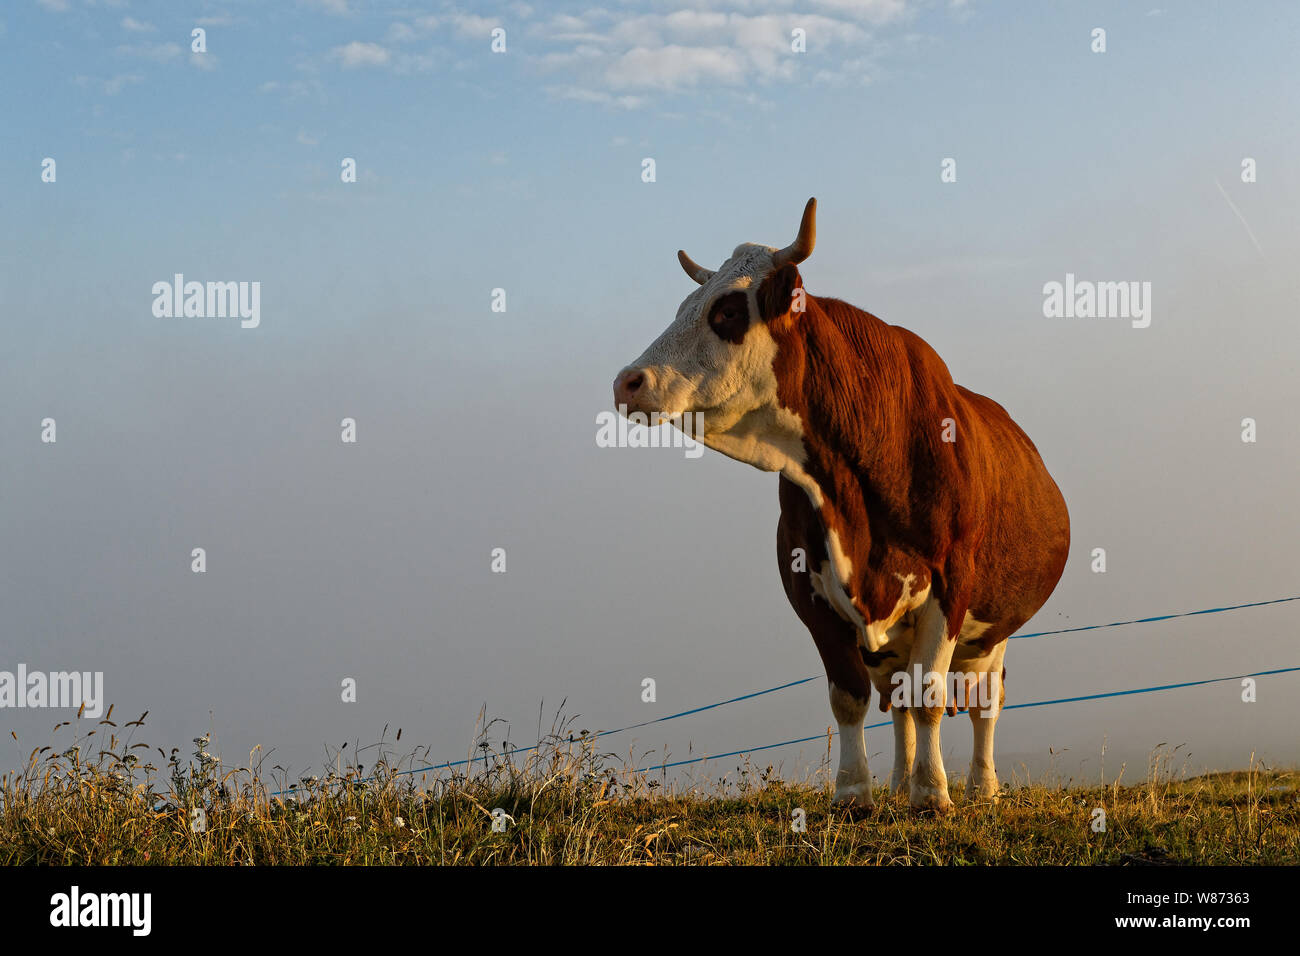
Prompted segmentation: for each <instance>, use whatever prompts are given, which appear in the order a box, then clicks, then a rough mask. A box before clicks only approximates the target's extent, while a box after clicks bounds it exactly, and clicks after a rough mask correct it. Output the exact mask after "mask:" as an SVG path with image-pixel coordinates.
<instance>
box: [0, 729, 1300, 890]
mask: <svg viewBox="0 0 1300 956" xmlns="http://www.w3.org/2000/svg"><path fill="white" fill-rule="evenodd" d="M112 716H113V712H112V708H110V709H109V712H108V714H107V715H106V716H105V717H104V718H103V719H102V720H100V721H97V722H93V723H92V722H88V721H85V720H84V719H79V720H77V721H68V722H64V723H61V724H59V725H58V726H57V727H56V728H55V729H54V731H53V732H52V735H51V740H52V742H51V743H49V744H46V745H43V746H40V747H37V748H35V749H33V750H32V751H31V753H30V755H29V756H28V758H27V760H26V764H25V766H23V767H22V768H21V769H19V770H17V771H13V772H10V773H8V774H6V775H5V776H4V777H3V780H2V781H0V794H2V796H3V807H2V808H0V862H2V863H4V864H8V865H16V864H47V865H78V866H80V865H93V864H98V865H116V864H126V865H151V864H184V865H194V864H200V865H220V866H226V865H250V864H251V865H375V864H379V865H392V864H399V865H400V864H416V865H471V866H473V865H530V864H543V865H554V864H578V865H611V864H615V865H669V866H681V865H710V866H716V865H752V864H758V865H780V864H805V865H808V864H812V865H843V864H869V865H882V866H884V865H891V866H892V865H913V864H916V865H923V864H1023V865H1094V864H1114V865H1167V864H1193V865H1198V864H1202V865H1203V864H1229V865H1252V864H1296V863H1300V802H1298V801H1297V783H1298V782H1300V774H1298V773H1297V772H1296V771H1294V770H1282V769H1276V768H1267V767H1263V766H1254V765H1252V767H1251V768H1250V769H1248V770H1244V771H1236V772H1230V773H1215V774H1208V775H1201V776H1191V777H1189V776H1187V775H1186V774H1185V772H1183V771H1182V770H1181V769H1179V768H1177V767H1176V761H1177V759H1178V751H1179V748H1172V749H1169V748H1162V749H1159V750H1157V751H1156V752H1155V753H1153V754H1152V756H1151V759H1150V761H1149V763H1148V766H1147V767H1146V768H1144V770H1143V773H1142V774H1141V775H1140V777H1138V778H1137V779H1133V780H1132V781H1131V782H1124V776H1125V774H1126V773H1127V772H1128V768H1123V770H1122V771H1120V772H1119V773H1117V777H1118V779H1116V780H1113V781H1109V782H1107V783H1106V784H1104V785H1103V784H1101V783H1100V782H1098V783H1096V784H1094V785H1089V784H1087V783H1083V782H1078V781H1072V780H1070V781H1050V782H1049V781H1046V780H1039V781H1032V780H1018V779H1015V778H1014V775H1011V779H1008V774H1007V773H1006V772H1005V771H1004V772H1003V774H1002V779H1003V784H1004V786H1003V793H1002V795H1001V797H1000V800H999V801H998V802H996V803H992V802H987V801H986V802H977V803H969V804H968V803H966V802H965V801H964V793H963V786H962V783H961V781H960V779H957V780H955V781H953V787H952V793H953V798H954V800H955V801H956V802H957V807H956V809H955V810H954V811H952V812H950V813H948V814H944V815H936V814H929V813H927V814H918V813H915V812H913V811H912V810H911V809H910V808H909V807H907V805H906V803H905V801H902V800H898V799H896V798H891V797H890V795H889V794H888V793H887V792H886V791H885V790H884V789H883V788H881V789H879V790H878V791H877V793H876V799H877V801H878V806H877V807H876V809H875V810H874V811H872V812H869V813H868V812H849V811H845V810H842V809H838V808H834V807H832V806H830V792H831V785H830V777H829V772H830V771H829V769H828V768H829V765H830V764H829V759H828V760H827V761H826V763H825V764H824V765H823V766H822V767H821V768H819V769H817V770H815V771H813V772H812V773H810V774H809V775H808V776H807V777H806V778H805V779H802V780H797V781H791V780H786V779H783V778H782V777H781V776H780V775H779V773H778V771H777V769H776V768H774V767H772V766H770V765H756V764H753V763H750V762H745V761H736V760H732V761H729V762H726V764H725V771H726V772H725V773H722V774H721V775H719V776H717V777H714V778H709V779H689V780H681V779H669V778H667V777H666V776H664V775H663V774H662V773H660V774H656V773H655V772H646V771H643V770H635V769H629V768H630V767H634V766H635V763H631V762H629V760H628V759H627V758H626V757H620V756H617V755H615V754H613V753H606V752H602V750H601V741H600V740H599V739H598V738H595V737H593V735H591V734H589V733H587V732H585V731H580V730H575V729H574V728H573V727H572V726H570V725H568V724H566V722H565V721H563V720H561V719H559V718H557V720H556V722H555V723H554V724H553V725H552V728H551V730H550V732H549V733H547V734H545V735H543V736H542V739H541V743H540V745H539V746H538V747H537V748H536V749H529V750H527V751H525V752H519V751H516V750H514V749H513V748H511V747H508V746H504V742H503V741H498V742H497V743H495V744H494V743H493V742H492V741H491V739H490V738H491V737H492V734H493V731H494V729H496V728H494V725H493V723H491V722H484V723H482V724H481V726H482V727H483V731H482V733H481V735H480V737H479V739H478V740H477V741H476V742H475V744H474V745H473V747H472V748H471V751H470V756H469V757H468V758H467V759H469V760H471V761H472V762H471V763H468V764H466V765H465V766H464V767H462V768H451V769H445V770H442V771H436V772H435V771H427V772H414V773H413V772H410V771H412V770H414V769H419V768H423V767H424V766H425V765H426V763H427V754H423V753H421V752H420V751H419V750H418V749H417V750H413V751H409V752H406V753H405V754H401V751H400V750H399V748H400V747H401V731H400V730H399V731H398V732H397V734H396V736H395V737H394V738H392V739H389V737H388V732H387V729H385V732H384V734H383V735H381V739H380V741H379V742H378V743H375V744H370V745H367V746H365V747H357V746H355V745H353V746H351V747H349V746H348V745H343V746H341V747H340V748H339V749H338V750H337V751H335V752H333V753H332V758H333V766H332V768H331V769H329V770H328V771H326V772H323V774H321V775H317V776H310V777H305V778H302V777H299V778H293V779H290V777H289V775H288V772H287V771H285V770H284V769H283V768H280V767H276V766H270V767H268V766H267V765H266V763H267V761H266V759H265V758H261V757H260V756H259V755H260V751H259V750H255V751H254V752H253V754H251V755H250V757H249V760H248V762H247V763H246V764H245V765H242V766H232V767H228V766H226V765H225V764H224V763H223V762H222V761H220V760H218V759H217V758H216V757H214V756H212V755H211V754H210V753H208V750H207V747H208V743H209V738H207V737H200V738H196V739H195V740H194V748H193V753H191V754H189V755H182V754H181V753H180V752H179V751H178V750H173V751H171V752H170V753H168V752H165V751H163V750H161V749H157V748H150V746H149V745H148V744H147V743H145V742H143V741H142V740H138V739H137V738H139V737H142V736H143V735H144V720H145V717H144V716H143V715H142V717H141V718H140V719H138V720H133V721H129V722H126V723H123V724H122V725H121V726H119V725H118V724H117V723H116V722H114V721H113V720H112ZM14 739H15V740H16V739H17V738H16V736H15V737H14ZM349 751H350V752H349ZM828 756H829V755H828ZM1252 764H1253V761H1252ZM1099 811H1100V813H1099ZM1103 824H1104V826H1103Z"/></svg>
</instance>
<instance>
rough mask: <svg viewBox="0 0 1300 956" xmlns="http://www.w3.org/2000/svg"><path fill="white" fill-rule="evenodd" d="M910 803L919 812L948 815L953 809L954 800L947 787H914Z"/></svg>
mask: <svg viewBox="0 0 1300 956" xmlns="http://www.w3.org/2000/svg"><path fill="white" fill-rule="evenodd" d="M909 802H910V803H911V804H912V809H913V810H916V811H918V812H923V811H927V810H928V811H932V812H936V813H947V812H948V811H949V810H951V809H952V799H951V798H950V797H949V796H948V788H947V787H913V788H912V792H911V795H910V797H909Z"/></svg>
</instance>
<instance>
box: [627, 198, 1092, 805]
mask: <svg viewBox="0 0 1300 956" xmlns="http://www.w3.org/2000/svg"><path fill="white" fill-rule="evenodd" d="M816 213H817V201H816V199H815V198H814V199H810V200H808V204H807V206H806V207H805V209H804V213H803V219H802V222H801V223H800V226H799V233H798V235H797V237H796V238H795V241H794V242H793V243H791V244H790V245H788V246H786V247H785V248H783V249H775V248H773V247H771V246H764V245H758V244H755V243H743V244H741V245H739V246H737V247H736V249H735V251H734V252H732V254H731V257H730V258H729V259H727V261H726V262H724V263H723V264H722V266H721V267H719V268H718V269H716V270H709V269H705V268H703V267H701V266H699V265H697V264H696V263H695V262H694V261H693V260H692V259H691V258H690V256H688V255H687V254H686V253H685V252H680V251H679V252H678V254H677V257H678V260H679V261H680V263H681V266H682V268H683V269H684V270H685V271H686V274H687V275H688V276H690V278H691V279H693V280H694V281H695V282H696V283H697V284H698V286H699V288H697V289H696V290H695V291H694V292H692V293H691V294H690V295H688V296H687V297H686V298H685V300H683V302H682V304H681V306H679V307H678V309H677V316H676V319H675V320H674V321H673V322H672V323H671V324H670V325H669V326H668V328H667V329H665V330H664V332H663V334H661V335H660V336H659V337H658V338H657V339H655V341H654V342H653V343H651V345H650V346H649V348H647V349H646V350H645V351H644V352H643V353H642V354H641V357H640V358H638V359H637V360H636V361H635V362H633V363H632V364H631V365H629V366H627V367H626V368H624V369H623V370H622V371H620V372H619V374H618V376H617V378H616V379H615V381H614V403H615V405H616V406H617V407H618V409H619V411H620V413H622V414H623V415H625V416H627V417H628V418H629V421H636V422H644V421H649V422H650V424H656V423H661V422H663V421H669V422H672V423H673V424H678V423H679V422H680V421H681V420H682V419H681V418H680V416H682V415H683V414H684V413H687V412H691V413H695V414H693V415H690V416H689V417H688V418H687V419H685V420H686V421H690V422H694V426H693V429H694V432H695V434H694V435H693V437H694V438H695V439H696V440H698V441H701V442H703V444H705V445H706V446H708V447H710V448H712V449H714V450H716V451H719V452H721V453H722V454H724V455H727V456H728V457H730V458H734V459H736V460H737V461H742V462H746V463H748V464H750V465H753V466H754V467H756V468H759V469H761V470H763V471H775V472H779V473H780V478H779V501H780V507H781V516H780V520H779V522H778V524H777V562H778V565H779V567H780V569H781V578H782V583H783V584H784V586H785V593H786V596H787V597H788V599H789V601H790V604H791V605H792V606H793V607H794V610H795V613H796V614H797V615H798V617H799V618H800V620H801V621H802V622H803V624H804V625H805V626H806V627H807V628H808V630H809V632H811V634H812V638H813V641H814V642H815V643H816V645H817V651H818V653H819V654H820V656H821V659H822V664H823V666H824V667H825V670H826V678H827V683H828V685H829V694H830V706H831V713H832V714H833V715H834V717H835V720H836V723H837V724H838V725H839V738H840V752H839V765H838V767H837V770H836V775H835V790H834V794H833V796H832V802H833V804H835V805H839V806H844V807H847V808H849V809H850V810H861V811H869V810H871V809H873V808H874V806H875V800H874V797H873V794H872V778H871V774H870V771H869V770H868V769H867V750H866V742H865V739H864V736H863V725H864V722H865V719H866V716H867V705H868V702H869V699H870V693H871V689H872V687H874V688H875V689H876V691H877V693H878V694H879V696H880V699H879V706H880V709H881V710H882V711H890V712H891V717H892V720H893V729H894V766H893V773H892V774H891V776H890V780H889V789H890V790H891V791H892V792H893V793H894V794H895V795H902V794H904V793H905V794H906V795H907V798H908V800H909V802H910V804H911V806H912V807H913V808H914V809H916V810H933V811H947V810H950V809H951V808H952V805H953V804H952V800H951V799H950V797H949V794H948V779H947V775H946V773H945V772H944V766H943V758H942V754H941V752H940V742H939V724H940V721H941V718H942V717H943V714H944V712H945V710H946V711H947V712H948V713H950V714H952V713H955V712H956V711H957V710H958V709H962V710H966V709H968V710H969V712H970V719H971V723H972V726H973V734H974V753H973V757H972V760H971V765H970V775H969V777H968V779H967V781H966V794H967V799H968V800H971V801H983V802H990V801H994V800H996V799H997V797H998V794H999V785H998V778H997V771H996V770H995V768H994V762H993V732H994V728H995V726H996V724H997V719H998V715H999V713H1000V712H1001V709H1002V705H1003V703H1004V701H1005V690H1004V688H1003V683H1002V679H1003V678H1004V676H1005V669H1004V667H1003V654H1004V652H1005V650H1006V640H1007V638H1008V637H1009V636H1010V635H1011V634H1012V633H1013V632H1015V631H1016V629H1017V628H1019V627H1020V626H1021V625H1023V624H1024V623H1025V621H1027V620H1028V619H1029V618H1030V617H1031V616H1033V614H1035V613H1036V612H1037V611H1038V609H1039V608H1041V607H1042V606H1043V603H1044V602H1045V601H1046V600H1047V598H1048V597H1049V596H1050V595H1051V593H1052V591H1053V589H1054V588H1055V587H1056V584H1057V582H1058V581H1059V580H1060V577H1061V573H1062V571H1063V570H1064V568H1065V563H1066V558H1067V555H1068V552H1069V548H1070V523H1069V514H1068V512H1067V510H1066V506H1065V499H1064V497H1063V496H1062V495H1061V492H1060V490H1059V489H1058V488H1057V486H1056V483H1055V481H1053V479H1052V477H1051V475H1049V474H1048V472H1047V468H1046V467H1045V466H1044V464H1043V461H1042V459H1041V458H1040V457H1039V454H1038V451H1037V449H1036V448H1035V447H1034V444H1033V442H1031V441H1030V440H1029V437H1028V436H1027V435H1026V434H1025V433H1024V432H1023V431H1022V430H1021V429H1020V427H1019V426H1018V425H1016V423H1015V422H1014V421H1012V420H1011V417H1010V416H1009V415H1008V414H1007V412H1006V411H1005V410H1004V409H1003V408H1002V406H1001V405H999V404H998V403H997V402H995V401H993V400H992V399H989V398H985V397H984V396H983V395H979V394H977V393H975V392H972V391H970V390H969V389H966V388H963V387H962V386H960V385H957V384H955V383H954V382H953V380H952V375H951V374H950V373H949V371H948V367H947V365H945V364H944V362H943V360H942V359H941V358H940V357H939V356H938V354H937V353H936V352H935V351H934V349H932V348H931V347H930V346H929V345H928V344H926V342H925V341H924V340H922V339H921V338H920V336H918V335H916V334H915V333H913V332H910V331H908V330H907V329H904V328H902V327H901V326H896V325H888V324H886V323H885V322H883V321H882V320H880V319H879V318H877V317H876V316H874V315H872V314H871V313H869V312H864V311H863V310H861V309H858V308H855V307H854V306H852V305H849V304H848V303H847V302H843V301H841V300H839V299H832V298H824V297H821V296H814V295H811V294H809V293H808V292H807V291H806V290H805V289H804V284H803V276H802V275H801V273H800V271H799V264H800V263H802V262H803V261H804V260H806V259H807V258H808V257H809V255H810V254H811V253H812V251H813V246H814V244H815V242H816ZM634 416H636V417H634ZM679 427H681V426H680V425H679ZM909 678H913V679H912V680H910V681H909ZM976 689H978V693H976V695H975V697H974V698H972V697H971V695H970V692H971V691H972V690H976ZM968 702H969V706H968Z"/></svg>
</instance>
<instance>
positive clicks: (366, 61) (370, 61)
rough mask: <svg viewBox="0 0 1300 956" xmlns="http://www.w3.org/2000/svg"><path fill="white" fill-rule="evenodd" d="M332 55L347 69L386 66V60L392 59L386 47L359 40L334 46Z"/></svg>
mask: <svg viewBox="0 0 1300 956" xmlns="http://www.w3.org/2000/svg"><path fill="white" fill-rule="evenodd" d="M333 55H334V56H335V58H336V59H338V60H339V62H340V63H342V64H343V66H344V67H345V68H347V69H354V68H356V67H359V66H387V65H388V61H389V60H390V59H392V55H391V54H390V53H389V52H388V49H387V48H386V47H382V46H380V45H379V44H378V43H363V42H361V41H360V40H353V41H352V42H351V43H349V44H346V45H345V46H337V47H335V48H334V51H333Z"/></svg>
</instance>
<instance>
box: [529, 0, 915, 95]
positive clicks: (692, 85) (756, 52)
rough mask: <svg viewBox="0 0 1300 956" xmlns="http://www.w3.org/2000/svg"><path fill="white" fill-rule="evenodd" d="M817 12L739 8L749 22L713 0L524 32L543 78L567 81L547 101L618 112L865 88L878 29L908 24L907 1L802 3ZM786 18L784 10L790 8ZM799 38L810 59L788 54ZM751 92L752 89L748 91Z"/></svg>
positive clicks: (563, 19)
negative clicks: (775, 89) (711, 95)
mask: <svg viewBox="0 0 1300 956" xmlns="http://www.w3.org/2000/svg"><path fill="white" fill-rule="evenodd" d="M808 2H809V3H810V5H811V6H813V7H814V10H815V11H821V12H810V13H802V14H792V13H788V12H781V11H780V8H779V6H778V4H777V3H776V2H775V0H748V2H746V0H741V3H742V5H743V8H744V10H745V11H746V12H743V13H738V12H735V10H734V7H735V6H736V3H735V2H731V3H730V4H729V6H730V7H732V8H733V9H728V10H723V9H713V8H712V6H714V4H711V3H710V2H709V0H703V2H702V3H700V4H697V7H696V8H694V9H689V10H677V11H673V12H670V13H648V14H641V15H632V16H626V15H622V14H620V13H619V12H616V11H610V10H605V9H601V8H594V9H590V10H586V11H584V12H582V13H580V14H558V15H552V16H550V17H548V18H547V19H546V20H545V21H544V22H541V23H539V24H536V25H534V26H532V27H530V28H529V30H528V36H529V38H530V42H532V45H533V47H534V49H537V48H539V47H540V48H541V49H542V50H543V51H544V52H540V53H536V54H533V55H532V56H531V60H532V62H533V64H534V65H535V66H536V67H537V68H538V69H540V70H541V71H542V72H543V73H553V74H567V77H566V81H565V82H562V83H557V84H555V85H554V86H553V87H550V89H551V91H552V93H553V95H556V96H561V97H564V98H568V99H576V98H579V94H578V92H577V91H579V90H584V91H586V92H587V93H588V94H589V95H587V96H583V97H581V98H583V99H585V100H586V101H588V102H597V103H599V102H604V103H609V104H611V105H618V106H624V107H627V108H634V107H628V104H629V103H637V104H641V103H645V102H647V100H648V96H649V95H650V94H658V95H660V96H662V95H664V94H672V93H680V92H685V91H688V90H699V89H710V88H717V87H721V88H724V89H729V90H731V91H733V93H735V94H738V95H753V91H754V89H756V88H761V87H762V86H764V85H769V84H772V83H788V82H799V81H802V82H804V83H808V82H814V83H819V84H820V83H829V84H836V85H839V84H844V83H849V82H853V83H861V82H868V81H869V80H870V76H871V73H872V72H873V70H874V60H873V57H874V56H875V54H876V53H877V52H878V50H879V49H880V41H878V40H877V39H876V37H875V29H876V27H877V26H879V25H880V24H884V23H889V22H893V21H901V20H903V19H905V18H906V16H907V13H908V11H907V8H906V6H905V4H904V3H903V0H808ZM787 9H788V8H787ZM796 28H797V29H799V30H802V31H803V35H804V36H805V38H806V44H807V46H806V52H801V53H796V52H795V51H794V49H793V48H792V39H793V35H792V31H794V30H795V29H796ZM746 87H749V88H750V89H748V90H747V89H746Z"/></svg>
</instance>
